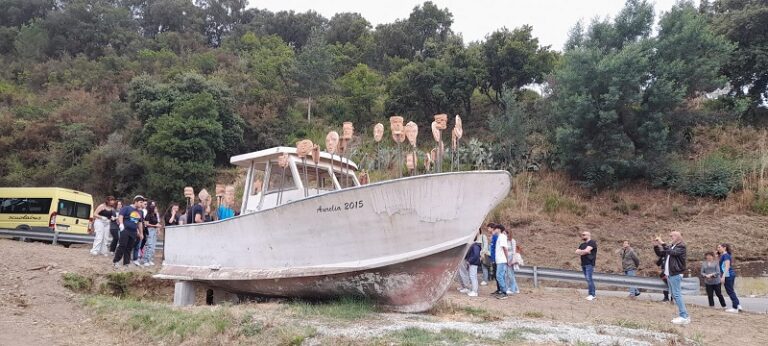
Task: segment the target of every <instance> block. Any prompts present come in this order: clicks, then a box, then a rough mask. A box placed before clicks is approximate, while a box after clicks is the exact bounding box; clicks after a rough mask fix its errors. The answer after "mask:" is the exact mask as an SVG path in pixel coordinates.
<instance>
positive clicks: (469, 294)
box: [467, 291, 477, 297]
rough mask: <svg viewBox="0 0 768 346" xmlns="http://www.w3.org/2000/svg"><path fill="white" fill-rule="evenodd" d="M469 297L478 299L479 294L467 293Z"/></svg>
mask: <svg viewBox="0 0 768 346" xmlns="http://www.w3.org/2000/svg"><path fill="white" fill-rule="evenodd" d="M467 295H468V296H470V297H477V292H472V291H469V293H467Z"/></svg>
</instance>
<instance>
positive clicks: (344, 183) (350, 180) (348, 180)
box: [334, 172, 355, 189]
mask: <svg viewBox="0 0 768 346" xmlns="http://www.w3.org/2000/svg"><path fill="white" fill-rule="evenodd" d="M334 174H336V180H338V182H339V186H341V188H342V189H346V188H348V187H354V186H355V178H354V177H352V175H351V174H347V173H343V174H342V173H341V172H334Z"/></svg>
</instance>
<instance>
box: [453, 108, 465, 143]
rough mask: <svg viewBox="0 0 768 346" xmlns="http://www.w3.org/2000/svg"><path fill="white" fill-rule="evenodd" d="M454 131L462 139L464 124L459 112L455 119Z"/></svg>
mask: <svg viewBox="0 0 768 346" xmlns="http://www.w3.org/2000/svg"><path fill="white" fill-rule="evenodd" d="M453 132H454V134H455V135H456V138H457V139H461V136H463V135H464V126H462V124H461V117H460V116H459V115H458V114H456V119H455V120H454V124H453Z"/></svg>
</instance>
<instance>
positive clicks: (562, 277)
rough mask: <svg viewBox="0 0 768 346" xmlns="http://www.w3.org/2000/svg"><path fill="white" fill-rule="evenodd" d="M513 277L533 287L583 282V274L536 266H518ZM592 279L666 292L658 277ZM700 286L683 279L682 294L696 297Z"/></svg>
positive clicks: (693, 279) (602, 275) (595, 276)
mask: <svg viewBox="0 0 768 346" xmlns="http://www.w3.org/2000/svg"><path fill="white" fill-rule="evenodd" d="M515 276H522V277H528V278H533V286H534V287H539V281H541V280H552V281H566V282H580V283H583V282H584V281H585V279H584V274H583V273H582V272H580V271H575V270H565V269H555V268H543V267H537V266H520V269H519V270H515ZM592 279H593V280H594V281H595V285H605V286H619V287H637V288H643V289H647V290H656V291H664V290H667V284H666V283H664V281H662V280H661V279H660V278H658V277H641V276H626V275H619V274H606V273H598V272H595V273H594V274H592ZM700 285H701V283H700V282H699V278H697V277H690V278H683V283H682V293H683V294H685V295H697V294H699V292H700V287H701V286H700Z"/></svg>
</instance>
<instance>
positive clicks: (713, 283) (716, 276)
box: [701, 252, 725, 308]
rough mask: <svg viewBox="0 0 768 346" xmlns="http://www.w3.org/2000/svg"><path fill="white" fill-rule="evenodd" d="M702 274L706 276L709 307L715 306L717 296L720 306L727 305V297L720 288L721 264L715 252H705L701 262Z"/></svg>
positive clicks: (705, 283) (705, 282)
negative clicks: (717, 260)
mask: <svg viewBox="0 0 768 346" xmlns="http://www.w3.org/2000/svg"><path fill="white" fill-rule="evenodd" d="M701 276H702V277H703V278H704V285H705V287H706V289H707V299H708V300H709V307H711V308H714V307H715V297H714V296H717V299H718V300H720V306H722V307H725V298H723V293H722V291H721V290H720V288H721V287H722V285H721V284H720V264H719V263H717V262H716V261H715V253H714V252H707V253H706V254H704V261H702V262H701Z"/></svg>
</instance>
